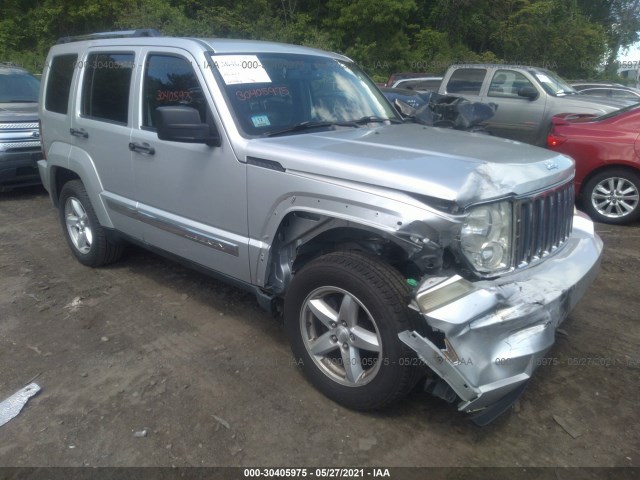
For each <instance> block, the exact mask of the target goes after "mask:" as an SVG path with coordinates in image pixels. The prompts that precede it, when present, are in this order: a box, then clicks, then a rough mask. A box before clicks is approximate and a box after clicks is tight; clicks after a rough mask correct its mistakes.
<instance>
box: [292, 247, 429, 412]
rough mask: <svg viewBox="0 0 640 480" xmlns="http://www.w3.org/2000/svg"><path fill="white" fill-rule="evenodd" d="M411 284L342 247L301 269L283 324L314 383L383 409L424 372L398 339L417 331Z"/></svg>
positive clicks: (346, 400)
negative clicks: (413, 321) (411, 307)
mask: <svg viewBox="0 0 640 480" xmlns="http://www.w3.org/2000/svg"><path fill="white" fill-rule="evenodd" d="M408 293H409V289H408V287H407V285H406V282H405V281H404V279H403V278H402V276H400V274H399V273H398V272H397V271H396V270H394V269H393V268H391V267H390V266H388V265H386V264H385V263H383V262H381V261H380V260H378V259H377V258H375V257H370V256H367V255H363V254H361V253H357V252H336V253H331V254H328V255H325V256H322V257H319V258H317V259H315V260H313V261H312V262H310V263H309V264H308V265H306V266H305V267H304V268H303V269H302V270H301V271H300V272H299V273H297V274H296V275H295V276H294V278H293V280H292V282H291V285H290V287H289V290H288V292H287V296H286V299H285V308H284V316H285V328H286V331H287V335H288V337H289V342H290V344H291V349H292V350H293V354H294V356H295V359H296V361H297V363H298V364H299V365H301V366H302V370H303V373H304V374H305V376H306V377H307V378H308V379H309V381H310V382H311V383H312V384H313V385H314V386H315V387H316V388H317V389H318V390H320V391H321V392H322V393H324V394H325V395H326V396H327V397H329V398H331V399H332V400H334V401H336V402H338V403H340V404H342V405H344V406H346V407H349V408H355V409H361V410H372V409H378V408H382V407H385V406H387V405H389V404H391V403H393V402H394V401H396V400H398V399H399V398H401V397H403V396H404V395H405V394H406V393H408V392H409V391H410V390H411V389H412V387H413V386H414V385H415V383H416V380H417V378H418V375H419V368H418V360H417V357H416V356H415V354H414V352H413V351H412V350H411V349H410V348H409V347H407V346H406V345H405V344H404V343H402V342H401V341H400V340H399V339H398V333H399V332H401V331H403V330H407V329H412V324H411V320H410V316H409V312H408V308H407V304H408Z"/></svg>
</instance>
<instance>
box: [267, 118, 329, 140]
mask: <svg viewBox="0 0 640 480" xmlns="http://www.w3.org/2000/svg"><path fill="white" fill-rule="evenodd" d="M334 125H336V122H326V121H323V122H321V121H316V120H307V121H306V122H301V123H296V124H295V125H291V126H290V127H287V128H283V129H282V130H276V131H275V132H269V133H266V134H265V136H266V137H275V136H277V135H282V134H284V133H291V132H299V131H302V130H307V129H310V128H320V127H332V126H334Z"/></svg>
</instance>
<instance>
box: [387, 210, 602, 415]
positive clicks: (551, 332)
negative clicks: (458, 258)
mask: <svg viewBox="0 0 640 480" xmlns="http://www.w3.org/2000/svg"><path fill="white" fill-rule="evenodd" d="M601 253H602V240H600V237H598V235H597V234H596V233H595V231H594V228H593V223H592V222H591V220H589V219H588V217H586V215H584V214H582V213H577V214H576V216H575V217H574V223H573V232H572V234H571V237H570V238H569V240H568V241H567V242H566V244H565V245H564V246H563V248H562V249H561V250H560V251H559V252H557V253H556V254H555V255H553V256H551V257H549V258H547V259H546V260H545V261H543V262H540V263H539V264H537V265H535V266H532V267H530V268H527V269H524V270H521V271H516V272H514V273H511V274H508V275H505V276H503V277H500V278H497V279H493V280H483V281H478V282H468V281H466V280H464V279H462V278H461V277H457V276H455V277H449V278H441V279H435V280H434V279H428V280H425V281H424V282H423V283H422V284H421V285H420V286H419V287H418V289H417V290H416V295H415V297H414V299H413V301H412V304H411V307H412V308H414V309H415V310H417V311H419V312H420V314H421V315H422V317H423V318H424V320H425V321H426V323H427V324H428V326H429V327H431V329H433V331H434V332H440V333H439V334H438V335H436V336H434V337H433V340H430V339H429V338H426V337H424V336H422V335H420V334H419V333H418V332H416V331H408V330H407V331H404V332H401V333H400V334H399V337H400V340H402V341H403V342H404V343H405V344H407V345H408V346H409V347H411V348H412V349H413V350H414V351H415V352H416V354H417V355H418V356H419V357H420V358H421V359H422V361H424V362H425V363H426V364H427V365H428V366H429V367H430V368H431V369H432V370H433V371H434V372H435V373H437V374H438V375H439V376H440V377H441V378H442V379H443V380H445V381H446V382H447V383H448V384H449V386H450V387H451V388H452V389H453V390H454V391H455V393H456V394H457V395H458V397H459V398H460V399H461V402H460V403H459V404H458V408H459V410H461V411H464V412H474V411H478V410H485V411H489V410H496V409H498V410H499V411H498V412H497V413H496V415H497V414H499V413H500V412H502V411H504V410H505V409H506V408H508V406H509V404H510V403H511V402H512V401H514V400H515V399H516V398H517V396H518V394H519V393H521V392H522V390H524V387H525V385H526V383H527V381H528V380H529V378H530V377H531V375H532V373H533V371H534V370H535V369H536V367H537V366H538V365H541V364H544V363H545V358H544V356H545V353H546V352H547V350H548V349H549V348H550V347H551V346H552V345H553V343H554V340H555V331H556V329H557V327H558V325H559V324H560V323H561V322H562V321H563V320H564V319H565V318H566V317H567V315H568V314H569V312H570V311H571V309H572V308H573V307H574V306H575V305H576V303H577V302H578V301H579V300H580V298H581V297H582V296H583V295H584V294H585V292H586V290H587V289H588V287H589V286H590V284H591V283H592V282H593V280H594V279H595V276H596V274H597V271H598V267H599V264H600V256H601ZM442 334H444V339H443V340H442V339H441V336H442ZM429 336H430V335H429ZM438 338H440V340H438ZM437 344H439V345H437ZM505 402H507V404H506V405H505ZM484 423H487V422H484Z"/></svg>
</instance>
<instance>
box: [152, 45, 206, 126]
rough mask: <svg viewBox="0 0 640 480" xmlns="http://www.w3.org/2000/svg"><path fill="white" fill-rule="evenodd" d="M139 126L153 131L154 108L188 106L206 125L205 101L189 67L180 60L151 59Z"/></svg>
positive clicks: (168, 58)
mask: <svg viewBox="0 0 640 480" xmlns="http://www.w3.org/2000/svg"><path fill="white" fill-rule="evenodd" d="M142 98H143V102H144V104H143V106H142V126H143V127H148V128H155V125H156V121H155V110H156V108H157V107H165V106H173V105H187V106H189V107H193V108H195V109H196V110H198V113H200V120H201V121H202V122H206V121H207V111H208V109H207V101H206V99H205V97H204V95H203V92H202V88H201V87H200V83H199V82H198V78H197V77H196V75H195V72H194V71H193V67H192V66H191V63H190V62H189V61H188V60H186V59H185V58H182V57H176V56H171V55H150V56H149V58H148V59H147V62H146V70H145V76H144V87H143V97H142Z"/></svg>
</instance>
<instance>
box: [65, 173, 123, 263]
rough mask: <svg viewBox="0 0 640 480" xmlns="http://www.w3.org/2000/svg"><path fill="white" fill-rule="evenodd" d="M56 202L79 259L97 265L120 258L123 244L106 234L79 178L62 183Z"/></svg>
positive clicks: (72, 248)
mask: <svg viewBox="0 0 640 480" xmlns="http://www.w3.org/2000/svg"><path fill="white" fill-rule="evenodd" d="M58 205H59V207H58V208H59V210H58V211H59V216H60V223H61V224H62V230H63V232H64V236H65V238H66V240H67V243H68V244H69V248H71V252H72V253H73V255H74V256H75V257H76V258H77V259H78V261H79V262H80V263H82V264H83V265H87V266H89V267H99V266H101V265H106V264H108V263H111V262H115V261H116V260H117V259H118V258H120V256H121V255H122V245H120V244H119V243H115V242H113V241H111V240H110V239H109V238H108V237H107V234H106V230H105V229H104V228H103V227H102V225H100V222H99V221H98V217H97V216H96V214H95V211H94V210H93V206H92V205H91V201H90V200H89V195H87V191H86V190H85V188H84V185H83V183H82V182H81V181H80V180H71V181H70V182H67V183H66V184H65V185H64V187H62V191H61V192H60V200H59V204H58Z"/></svg>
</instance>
